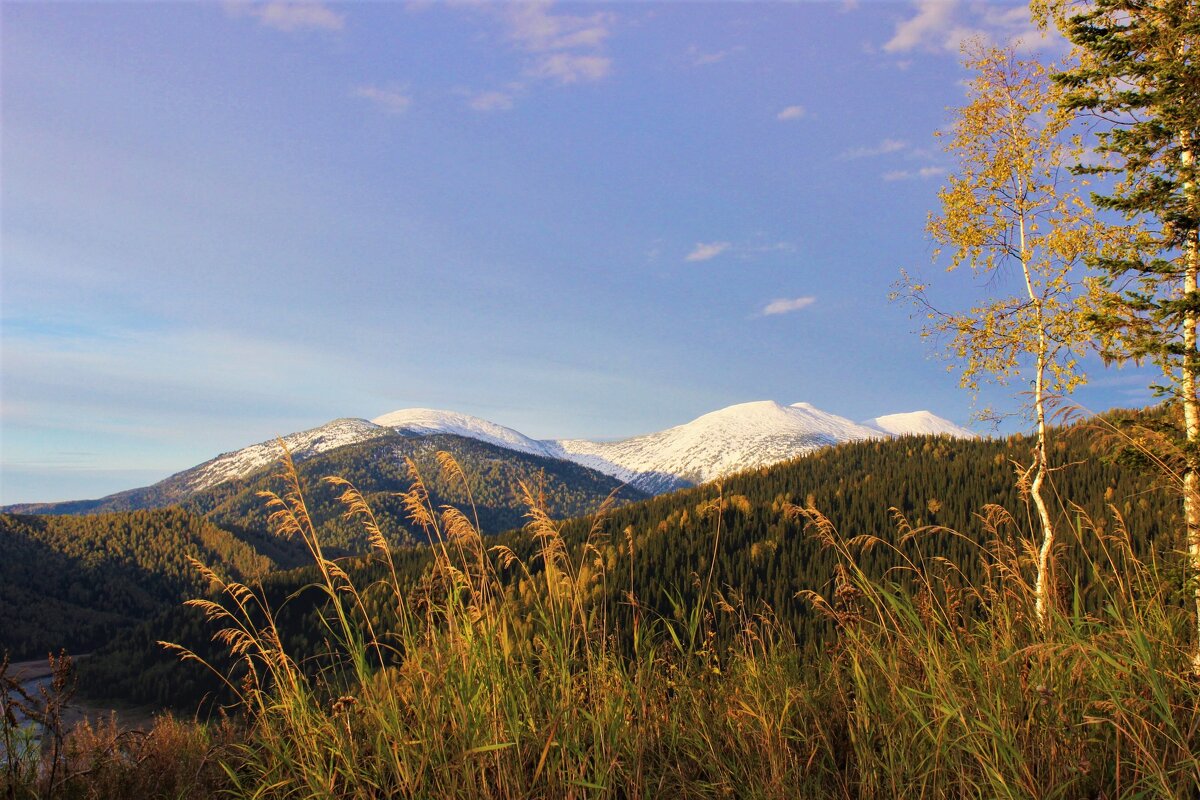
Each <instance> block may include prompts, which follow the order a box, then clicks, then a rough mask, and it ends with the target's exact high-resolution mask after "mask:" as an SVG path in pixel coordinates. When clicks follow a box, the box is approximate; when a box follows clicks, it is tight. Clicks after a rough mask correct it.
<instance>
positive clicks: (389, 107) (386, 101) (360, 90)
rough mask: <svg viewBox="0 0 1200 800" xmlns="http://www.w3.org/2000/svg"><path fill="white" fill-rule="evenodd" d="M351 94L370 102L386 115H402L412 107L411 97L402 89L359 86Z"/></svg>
mask: <svg viewBox="0 0 1200 800" xmlns="http://www.w3.org/2000/svg"><path fill="white" fill-rule="evenodd" d="M353 94H354V96H355V97H361V98H363V99H365V100H370V101H371V102H372V103H374V104H375V106H376V107H377V108H378V109H380V110H381V111H383V112H385V113H388V114H403V113H404V112H405V111H407V110H408V107H409V106H410V105H412V97H410V96H409V95H408V94H407V93H406V92H405V91H404V90H402V89H384V88H382V87H379V86H359V87H357V88H356V89H355V90H354V93H353Z"/></svg>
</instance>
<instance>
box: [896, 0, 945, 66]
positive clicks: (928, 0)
mask: <svg viewBox="0 0 1200 800" xmlns="http://www.w3.org/2000/svg"><path fill="white" fill-rule="evenodd" d="M913 5H914V6H916V9H917V13H916V15H915V16H913V17H912V18H910V19H907V20H904V21H903V22H900V23H899V24H897V25H896V30H895V32H894V33H893V34H892V38H891V39H889V40H888V41H887V42H886V43H885V44H884V45H883V49H884V50H885V51H887V52H889V53H905V52H908V51H909V50H912V49H914V48H915V47H917V46H919V45H923V44H926V43H927V42H928V41H929V40H930V39H937V38H939V37H940V36H941V35H942V34H943V33H944V31H945V29H946V28H948V27H949V26H950V25H951V24H952V22H953V19H954V11H955V9H956V8H957V7H958V0H916V2H914V3H913Z"/></svg>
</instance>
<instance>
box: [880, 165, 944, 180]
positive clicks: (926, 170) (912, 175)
mask: <svg viewBox="0 0 1200 800" xmlns="http://www.w3.org/2000/svg"><path fill="white" fill-rule="evenodd" d="M945 174H946V170H945V169H943V168H942V167H921V168H919V169H896V170H892V171H891V172H885V173H883V179H884V180H885V181H887V182H888V183H894V182H895V181H911V180H929V179H930V178H940V177H941V176H943V175H945Z"/></svg>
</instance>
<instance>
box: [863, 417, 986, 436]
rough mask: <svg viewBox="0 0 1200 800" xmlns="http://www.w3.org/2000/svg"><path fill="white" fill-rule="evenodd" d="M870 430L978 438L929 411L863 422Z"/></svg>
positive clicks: (902, 434) (901, 434) (894, 433)
mask: <svg viewBox="0 0 1200 800" xmlns="http://www.w3.org/2000/svg"><path fill="white" fill-rule="evenodd" d="M863 425H866V426H867V427H870V428H876V429H878V430H881V431H884V432H885V433H890V434H891V435H893V436H906V435H917V436H922V435H930V434H932V435H936V434H942V433H947V434H950V435H951V436H954V437H957V438H960V439H975V438H978V437H977V436H976V435H975V434H974V433H972V432H971V431H969V430H967V429H966V428H964V427H962V426H961V425H955V424H954V423H953V422H951V421H950V420H948V419H942V418H941V417H939V416H937V415H936V414H934V413H932V412H930V411H909V412H906V413H903V414H887V415H885V416H882V417H875V418H873V419H868V420H865V421H864V422H863Z"/></svg>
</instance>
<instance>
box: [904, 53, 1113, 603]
mask: <svg viewBox="0 0 1200 800" xmlns="http://www.w3.org/2000/svg"><path fill="white" fill-rule="evenodd" d="M966 66H967V67H968V68H969V69H971V70H972V71H973V73H974V78H973V79H972V80H971V81H970V83H969V87H968V102H967V104H966V105H964V106H962V107H961V108H958V109H956V111H955V116H954V123H953V126H952V127H951V129H950V130H949V131H948V132H945V133H941V134H939V137H941V138H943V139H944V140H945V142H946V144H945V149H946V152H948V153H949V154H950V155H951V156H953V158H954V160H955V162H956V165H955V168H954V171H953V172H952V173H951V174H950V175H949V176H948V178H947V183H946V185H945V186H944V187H943V188H942V190H941V191H940V192H939V194H938V197H939V199H940V201H941V213H940V214H931V215H930V219H929V222H928V225H927V231H928V233H929V234H930V235H931V236H932V237H933V239H934V240H935V241H936V242H937V243H938V244H939V253H940V252H941V251H942V250H948V251H949V256H950V264H949V267H948V269H949V270H951V271H953V270H956V269H958V268H960V267H962V266H964V265H967V266H969V267H970V268H971V269H972V270H973V272H974V273H975V275H976V276H977V277H978V278H980V279H981V280H983V282H984V283H986V285H987V286H989V287H992V288H994V289H998V288H1004V287H1007V286H1011V287H1012V288H1013V291H1012V292H1011V293H1008V294H1006V293H1004V292H998V293H995V294H992V295H991V296H988V297H985V298H983V299H981V300H980V301H979V302H977V303H976V304H975V305H973V306H972V307H971V308H969V309H967V310H965V311H961V312H947V311H944V310H941V309H940V308H939V307H938V306H937V305H936V304H935V303H934V302H933V301H932V300H931V299H930V297H929V294H928V290H927V287H926V286H924V285H921V284H918V283H914V282H913V281H912V280H911V279H910V278H909V277H908V276H907V275H905V278H904V284H905V286H906V289H907V293H908V294H909V295H910V296H911V297H912V299H913V300H914V301H915V302H916V303H917V305H918V308H919V309H921V310H922V311H923V312H924V314H925V315H926V324H925V327H924V329H923V331H922V335H924V336H928V337H934V338H936V339H938V340H940V341H941V342H943V344H944V348H945V350H944V353H943V354H944V355H945V356H947V357H948V358H949V359H950V360H951V361H952V368H954V367H957V368H958V369H959V371H960V373H961V375H960V378H961V383H962V385H963V386H964V387H967V388H970V389H972V390H975V391H978V389H979V384H980V382H981V381H983V380H988V381H993V382H997V383H1002V384H1003V383H1008V382H1010V381H1012V380H1015V379H1018V378H1020V379H1024V380H1027V381H1028V384H1029V386H1030V391H1029V397H1030V406H1029V407H1030V409H1031V411H1032V416H1033V422H1034V425H1035V430H1036V439H1035V444H1034V447H1033V452H1032V463H1031V464H1030V465H1029V466H1028V467H1027V468H1023V473H1022V474H1021V483H1022V487H1023V488H1025V489H1027V491H1028V494H1029V497H1030V498H1031V500H1032V504H1033V507H1034V509H1035V510H1036V515H1037V520H1038V525H1039V527H1040V529H1041V541H1040V543H1039V544H1038V545H1037V546H1036V553H1035V559H1034V560H1035V569H1036V579H1035V584H1034V602H1035V614H1036V616H1037V619H1038V621H1039V622H1040V623H1042V624H1044V623H1045V621H1046V619H1047V614H1048V609H1049V605H1050V592H1051V587H1050V583H1049V573H1050V566H1051V563H1050V561H1051V554H1052V552H1053V547H1054V536H1055V514H1054V513H1052V512H1051V510H1050V505H1049V503H1048V502H1047V485H1046V484H1047V480H1048V479H1049V477H1050V473H1051V464H1050V456H1049V448H1048V444H1047V442H1048V438H1049V436H1050V432H1049V428H1048V424H1047V405H1048V402H1049V401H1050V400H1051V398H1052V397H1053V396H1054V395H1061V394H1066V393H1069V392H1070V391H1072V390H1073V389H1074V388H1075V387H1076V386H1077V385H1078V384H1079V383H1080V382H1082V381H1083V379H1084V375H1083V373H1082V371H1081V369H1080V364H1079V358H1080V356H1081V355H1082V353H1083V351H1084V350H1085V349H1086V348H1087V346H1088V344H1089V341H1090V338H1091V337H1090V335H1089V332H1088V329H1087V325H1086V324H1085V323H1086V319H1087V310H1088V294H1087V292H1085V291H1084V290H1083V289H1082V287H1081V283H1080V277H1079V274H1080V271H1081V270H1082V269H1083V268H1084V261H1085V258H1087V257H1088V256H1090V255H1092V254H1094V253H1095V252H1096V248H1097V247H1098V246H1103V243H1104V241H1105V240H1106V238H1107V237H1108V236H1109V235H1110V231H1109V230H1108V229H1107V228H1106V227H1105V226H1104V225H1102V224H1101V223H1100V222H1099V221H1098V220H1097V219H1096V218H1095V216H1094V214H1093V212H1092V210H1091V208H1090V206H1089V205H1088V203H1086V202H1085V201H1084V200H1083V199H1082V198H1081V196H1080V186H1079V182H1078V181H1077V180H1076V179H1075V178H1074V176H1072V175H1071V174H1070V171H1069V169H1068V167H1069V165H1071V164H1073V163H1074V153H1073V149H1072V143H1071V142H1070V141H1069V140H1068V139H1067V131H1066V126H1067V118H1066V117H1065V116H1064V115H1062V114H1060V113H1058V106H1057V104H1056V101H1057V99H1058V97H1059V94H1060V90H1059V89H1058V88H1057V87H1056V85H1055V84H1054V83H1052V82H1051V81H1050V79H1049V77H1048V75H1047V72H1046V69H1045V68H1044V67H1043V66H1042V65H1040V64H1038V63H1037V62H1034V61H1026V60H1020V59H1018V58H1017V57H1016V55H1015V53H1014V52H1013V51H1012V50H1011V49H1008V50H1005V49H997V48H989V47H984V46H983V45H978V44H977V45H973V46H971V47H970V48H969V52H968V55H967V58H966Z"/></svg>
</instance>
